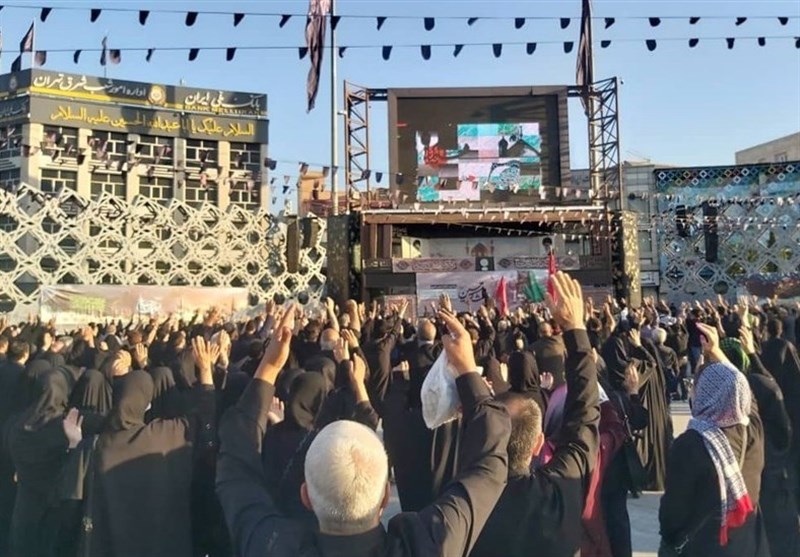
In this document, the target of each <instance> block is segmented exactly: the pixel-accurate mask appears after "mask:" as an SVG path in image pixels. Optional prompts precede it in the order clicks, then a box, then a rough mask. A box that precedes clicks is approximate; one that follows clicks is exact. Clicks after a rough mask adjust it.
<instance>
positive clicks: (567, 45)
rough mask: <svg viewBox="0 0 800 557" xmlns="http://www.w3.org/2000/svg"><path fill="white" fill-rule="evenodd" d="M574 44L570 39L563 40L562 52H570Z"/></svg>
mask: <svg viewBox="0 0 800 557" xmlns="http://www.w3.org/2000/svg"><path fill="white" fill-rule="evenodd" d="M574 46H575V44H574V43H573V42H572V41H567V42H565V43H564V54H569V53H570V52H572V47H574Z"/></svg>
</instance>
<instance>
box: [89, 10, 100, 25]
mask: <svg viewBox="0 0 800 557" xmlns="http://www.w3.org/2000/svg"><path fill="white" fill-rule="evenodd" d="M101 13H103V10H98V9H97V8H93V9H92V11H91V12H90V15H89V21H91V22H92V23H94V22H95V21H97V18H99V17H100V14H101Z"/></svg>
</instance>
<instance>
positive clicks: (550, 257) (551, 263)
mask: <svg viewBox="0 0 800 557" xmlns="http://www.w3.org/2000/svg"><path fill="white" fill-rule="evenodd" d="M557 272H558V269H557V268H556V256H555V254H554V253H553V250H552V249H551V250H550V253H548V254H547V293H548V294H550V297H551V298H553V300H554V301H555V300H556V287H555V285H553V275H555V274H556V273H557Z"/></svg>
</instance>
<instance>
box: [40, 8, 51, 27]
mask: <svg viewBox="0 0 800 557" xmlns="http://www.w3.org/2000/svg"><path fill="white" fill-rule="evenodd" d="M52 11H53V8H42V13H41V15H39V19H41V20H42V23H44V22H45V21H47V18H48V16H49V15H50V12H52Z"/></svg>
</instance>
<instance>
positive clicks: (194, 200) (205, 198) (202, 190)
mask: <svg viewBox="0 0 800 557" xmlns="http://www.w3.org/2000/svg"><path fill="white" fill-rule="evenodd" d="M185 188H186V192H185V193H186V198H185V199H186V204H187V205H189V206H190V207H200V206H201V205H203V204H204V203H211V204H212V205H216V204H217V200H218V195H217V186H216V184H214V183H210V184H207V185H206V186H201V185H200V180H186V186H185Z"/></svg>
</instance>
